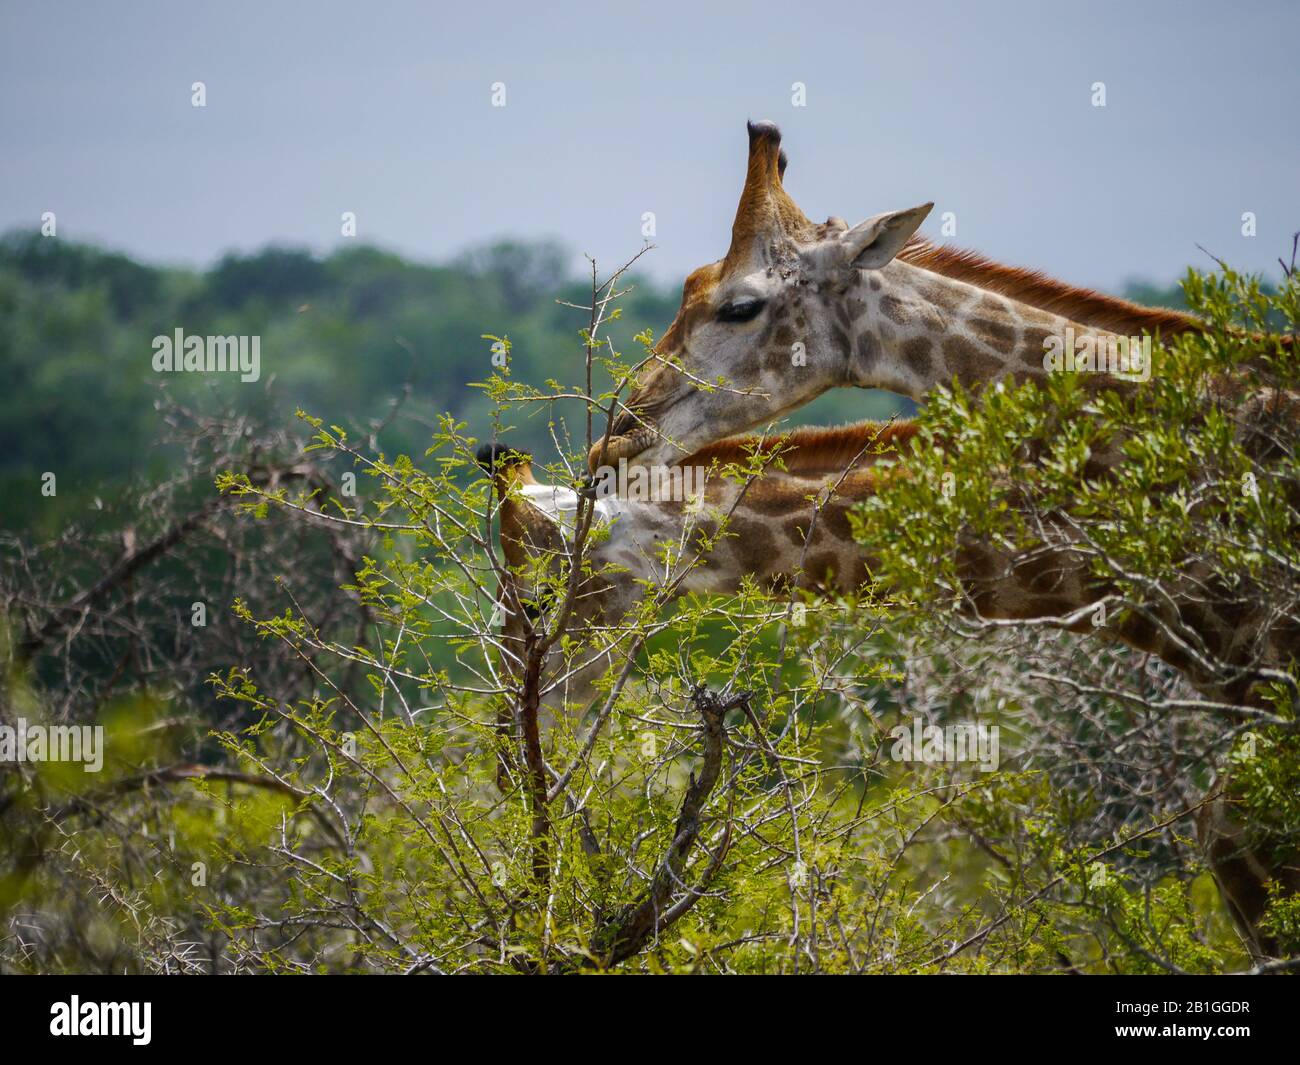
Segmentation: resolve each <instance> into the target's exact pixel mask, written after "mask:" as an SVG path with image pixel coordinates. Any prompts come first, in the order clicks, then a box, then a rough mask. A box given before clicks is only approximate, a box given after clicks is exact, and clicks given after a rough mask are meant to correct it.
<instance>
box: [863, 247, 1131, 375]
mask: <svg viewBox="0 0 1300 1065" xmlns="http://www.w3.org/2000/svg"><path fill="white" fill-rule="evenodd" d="M844 300H845V305H846V306H847V307H848V308H850V311H856V312H857V315H856V317H853V315H852V314H850V315H849V317H850V318H851V319H852V329H851V331H850V334H849V351H848V358H849V371H848V377H849V380H850V381H852V382H853V383H855V384H866V383H868V382H870V383H871V385H872V386H874V387H884V388H887V389H889V390H890V391H893V392H899V393H901V394H903V395H907V396H910V397H911V398H912V399H914V400H920V399H922V398H923V397H924V396H925V394H926V393H927V392H929V391H930V390H931V389H932V388H934V387H935V386H937V385H950V384H951V383H952V381H953V379H954V378H955V379H956V380H957V381H958V382H960V383H961V385H962V386H963V387H965V388H967V389H972V388H978V387H980V386H982V385H986V384H990V383H992V382H994V381H1000V380H1009V381H1013V382H1017V383H1019V382H1022V381H1027V380H1033V381H1040V382H1041V381H1042V380H1043V379H1045V378H1046V377H1047V375H1048V373H1049V370H1048V369H1047V368H1045V361H1044V356H1045V355H1047V354H1049V353H1050V352H1052V351H1053V350H1056V348H1055V345H1057V344H1059V345H1060V350H1062V351H1064V350H1065V348H1066V347H1069V348H1071V349H1072V350H1073V349H1074V348H1075V345H1076V343H1080V344H1081V343H1082V342H1083V341H1084V338H1093V341H1103V340H1104V341H1105V342H1106V343H1110V341H1111V338H1112V337H1113V334H1111V333H1110V332H1108V331H1106V330H1100V329H1095V328H1093V327H1090V326H1088V325H1086V324H1084V323H1081V322H1078V321H1073V320H1071V319H1070V318H1067V317H1064V316H1062V315H1059V314H1054V313H1052V312H1050V311H1045V310H1040V309H1039V308H1037V307H1032V306H1030V305H1028V304H1026V303H1022V302H1020V301H1018V300H1014V299H1011V298H1009V297H1007V296H1003V295H1000V294H998V293H995V292H990V291H987V290H985V289H981V288H979V287H977V286H976V285H973V284H969V283H967V282H965V281H959V280H956V279H954V278H950V277H945V276H944V275H942V274H937V273H934V272H932V271H930V270H926V269H923V268H922V267H919V266H913V265H911V264H910V263H907V262H903V261H900V260H896V261H894V262H892V263H890V264H889V265H888V266H886V267H884V268H883V269H880V270H875V271H859V272H858V273H857V275H856V281H855V283H854V285H853V287H852V288H851V289H850V291H849V292H847V293H845V297H844ZM1112 365H1113V364H1112ZM1088 376H1089V382H1088V383H1089V384H1090V386H1092V387H1123V381H1122V379H1121V378H1119V377H1115V376H1112V375H1110V374H1107V373H1095V374H1089V375H1088Z"/></svg>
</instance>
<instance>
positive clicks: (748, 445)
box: [680, 421, 917, 473]
mask: <svg viewBox="0 0 1300 1065" xmlns="http://www.w3.org/2000/svg"><path fill="white" fill-rule="evenodd" d="M916 434H917V425H916V422H914V421H888V422H873V421H866V422H854V423H853V424H851V425H837V426H833V427H829V428H822V427H817V426H805V427H802V428H798V429H790V430H788V431H786V432H782V433H774V434H772V435H770V436H761V435H758V434H747V435H745V436H729V437H726V438H724V439H722V440H717V441H715V442H713V443H712V444H709V445H708V446H706V447H704V448H701V449H700V450H699V451H697V452H695V454H693V455H691V456H690V457H689V458H685V459H682V461H681V463H680V465H681V466H684V467H686V466H704V467H707V466H711V465H712V464H713V463H715V462H716V463H718V464H719V465H726V464H728V463H743V462H748V461H749V459H750V458H751V456H753V455H754V454H755V453H756V452H757V453H760V454H762V455H763V456H765V457H766V456H767V455H769V454H772V453H773V452H776V451H779V452H780V456H781V462H782V463H783V465H784V466H785V469H786V472H788V473H835V472H839V471H842V470H845V469H847V468H849V467H850V466H869V465H872V464H874V463H875V462H876V461H877V460H878V458H879V457H880V455H881V454H882V453H890V452H899V451H901V450H902V449H903V446H904V445H905V444H907V442H908V441H909V440H911V439H912V438H913V437H915V436H916Z"/></svg>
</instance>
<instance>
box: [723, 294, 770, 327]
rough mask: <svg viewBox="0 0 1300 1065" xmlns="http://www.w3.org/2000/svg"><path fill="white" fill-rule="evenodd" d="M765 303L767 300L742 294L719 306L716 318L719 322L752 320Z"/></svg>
mask: <svg viewBox="0 0 1300 1065" xmlns="http://www.w3.org/2000/svg"><path fill="white" fill-rule="evenodd" d="M766 305H767V300H763V299H759V298H758V297H757V296H744V297H742V298H740V299H738V300H732V301H731V302H730V303H724V304H723V305H722V306H721V307H719V308H718V314H717V319H718V321H719V322H752V321H753V320H754V319H755V318H757V317H758V313H759V311H761V310H762V309H763V308H764V307H765V306H766Z"/></svg>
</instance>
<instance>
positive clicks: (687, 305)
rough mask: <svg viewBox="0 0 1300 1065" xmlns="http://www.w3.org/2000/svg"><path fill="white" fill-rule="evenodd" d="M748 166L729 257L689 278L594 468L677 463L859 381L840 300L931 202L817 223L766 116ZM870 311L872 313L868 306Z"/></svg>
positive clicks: (889, 256)
mask: <svg viewBox="0 0 1300 1065" xmlns="http://www.w3.org/2000/svg"><path fill="white" fill-rule="evenodd" d="M748 128H749V166H748V171H747V173H746V176H745V186H744V189H743V190H742V192H741V196H740V205H739V207H738V208H737V210H736V219H735V222H734V223H733V225H732V232H731V247H730V248H729V249H728V251H727V254H726V256H725V258H723V259H721V260H719V261H718V262H715V263H712V264H710V265H708V266H704V267H701V268H700V269H698V270H696V271H695V272H694V273H692V274H691V275H690V276H689V277H688V278H687V279H686V283H685V285H684V286H683V291H682V303H681V307H680V309H679V310H678V312H677V317H676V318H675V319H674V321H673V323H672V325H671V326H670V327H669V329H668V331H667V332H666V333H665V334H664V336H663V338H662V339H661V340H660V342H659V344H658V345H657V347H656V349H655V357H654V358H653V359H652V360H651V362H650V363H649V364H648V365H647V367H646V369H645V371H644V372H643V373H642V375H641V377H640V379H639V380H638V381H637V382H636V385H635V388H634V389H633V391H632V393H631V395H630V396H629V397H628V401H627V406H626V409H625V410H623V411H622V412H620V413H619V415H618V416H617V417H616V418H615V420H614V424H613V426H612V427H611V430H610V433H611V438H610V440H609V444H608V448H607V449H606V448H604V447H602V444H601V443H597V444H596V446H595V447H594V448H593V450H592V453H591V455H590V456H589V462H590V464H591V466H592V468H593V469H595V468H596V467H598V466H600V465H603V464H612V463H616V462H617V461H618V460H620V459H627V460H628V461H629V462H632V463H635V464H637V465H646V466H650V465H655V464H663V465H670V464H672V463H673V462H675V461H677V460H678V459H680V458H682V457H683V456H685V455H688V454H690V453H691V452H692V451H695V450H696V449H698V448H699V447H701V446H703V445H705V444H708V443H710V442H712V441H714V440H716V439H718V438H719V437H722V436H728V435H731V434H733V433H738V432H741V431H743V430H745V429H748V428H750V427H751V426H754V425H759V424H764V423H766V422H768V421H770V420H771V419H773V418H774V417H777V416H779V415H781V414H783V413H785V412H786V411H789V410H793V409H795V408H797V407H800V406H803V405H804V404H805V403H807V402H809V401H810V400H812V399H815V398H816V397H817V396H818V395H820V394H821V393H822V392H824V391H826V390H827V389H829V388H833V387H836V386H838V385H852V384H860V383H864V382H861V381H859V380H858V377H860V376H861V369H860V367H861V363H862V356H863V353H862V352H854V351H853V347H854V344H853V340H852V339H851V335H850V334H851V330H850V328H849V319H848V316H849V315H850V314H851V313H852V310H853V309H851V308H848V307H846V306H845V304H846V302H847V301H848V292H849V290H850V288H852V287H853V286H855V285H856V284H858V283H860V282H861V277H862V272H863V271H873V270H879V269H880V268H882V267H884V266H885V265H886V264H888V263H889V262H891V261H892V260H893V258H894V256H895V255H897V254H898V252H899V251H900V250H901V249H902V248H903V246H904V244H906V243H907V241H908V239H909V238H910V237H911V236H912V235H913V234H914V233H915V232H916V229H917V227H918V226H919V225H920V224H921V222H922V221H923V220H924V219H925V217H926V215H927V214H929V212H930V208H931V207H932V206H933V205H932V204H923V205H921V206H919V207H913V208H910V209H908V210H904V211H894V212H890V213H887V214H881V215H877V216H875V217H874V218H869V219H867V221H865V222H863V223H861V224H860V225H857V226H854V227H852V228H850V227H849V226H848V225H847V224H846V223H845V222H844V221H843V220H842V219H839V218H830V219H828V220H827V221H826V222H824V223H821V224H814V223H812V222H810V221H809V220H808V219H807V218H806V217H805V216H804V214H803V212H802V211H800V210H799V208H798V206H797V205H796V204H795V202H794V200H792V199H791V198H790V196H789V195H788V194H787V193H786V191H785V188H784V187H783V185H782V177H783V175H784V173H785V153H784V152H782V151H781V133H780V130H778V129H777V127H776V126H775V125H774V124H772V123H770V122H751V123H750V124H749V127H748ZM864 309H865V308H864Z"/></svg>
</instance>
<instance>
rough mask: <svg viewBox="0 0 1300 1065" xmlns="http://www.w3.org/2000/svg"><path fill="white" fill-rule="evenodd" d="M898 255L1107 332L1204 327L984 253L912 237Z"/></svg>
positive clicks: (1180, 314)
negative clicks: (1000, 260) (1007, 262)
mask: <svg viewBox="0 0 1300 1065" xmlns="http://www.w3.org/2000/svg"><path fill="white" fill-rule="evenodd" d="M898 258H899V259H901V260H902V261H904V262H907V263H910V264H911V265H913V266H919V267H921V268H922V269H923V270H930V271H932V272H933V273H936V274H942V275H943V276H944V277H951V278H952V279H953V280H955V281H964V282H966V283H967V284H970V285H974V286H976V287H977V288H982V289H984V290H986V291H988V292H996V293H997V294H999V295H1002V296H1006V297H1007V298H1009V299H1014V300H1019V301H1020V302H1021V303H1027V304H1028V305H1029V306H1031V307H1036V308H1038V309H1039V310H1042V311H1049V312H1050V313H1052V314H1059V315H1061V316H1062V317H1065V318H1069V319H1071V320H1072V321H1075V322H1078V323H1080V324H1081V325H1091V326H1095V327H1097V328H1100V329H1105V330H1107V331H1108V332H1113V333H1119V334H1122V335H1130V334H1137V333H1159V334H1161V335H1162V336H1166V337H1169V336H1175V335H1177V334H1179V333H1185V332H1188V331H1189V330H1199V329H1201V328H1203V326H1202V324H1201V322H1200V321H1199V320H1198V319H1197V318H1195V317H1193V316H1192V315H1190V314H1185V313H1183V312H1181V311H1171V310H1164V309H1159V308H1154V307H1142V306H1139V305H1138V304H1136V303H1132V302H1130V301H1129V300H1126V299H1120V298H1119V297H1118V296H1107V295H1106V294H1105V293H1102V292H1097V291H1096V290H1095V289H1090V288H1083V287H1081V286H1078V285H1071V284H1068V283H1066V282H1064V281H1058V280H1057V279H1056V278H1054V277H1049V276H1048V275H1047V274H1045V273H1043V272H1042V271H1041V270H1030V269H1026V268H1024V267H1019V266H1007V265H1006V264H1005V263H999V262H996V261H995V260H993V259H990V258H988V257H986V256H984V255H981V254H979V252H974V251H967V250H965V249H962V248H952V247H948V246H947V245H942V244H932V243H931V242H930V241H928V240H926V239H924V238H923V237H913V238H912V239H911V240H910V241H908V242H907V244H906V245H904V247H903V250H902V251H901V252H899V253H898Z"/></svg>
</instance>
